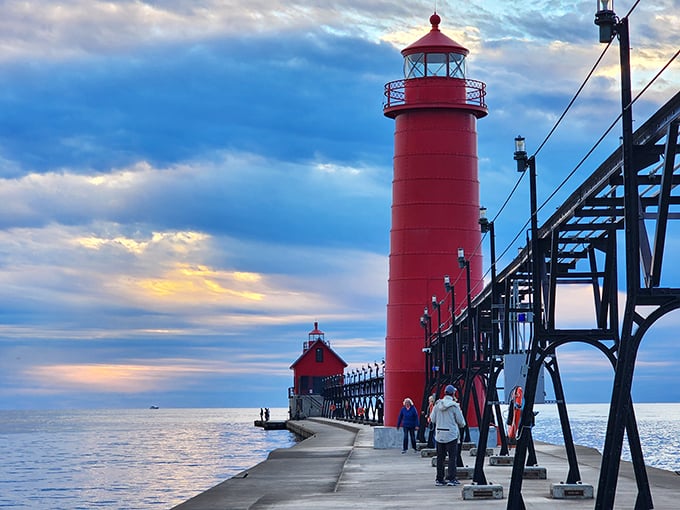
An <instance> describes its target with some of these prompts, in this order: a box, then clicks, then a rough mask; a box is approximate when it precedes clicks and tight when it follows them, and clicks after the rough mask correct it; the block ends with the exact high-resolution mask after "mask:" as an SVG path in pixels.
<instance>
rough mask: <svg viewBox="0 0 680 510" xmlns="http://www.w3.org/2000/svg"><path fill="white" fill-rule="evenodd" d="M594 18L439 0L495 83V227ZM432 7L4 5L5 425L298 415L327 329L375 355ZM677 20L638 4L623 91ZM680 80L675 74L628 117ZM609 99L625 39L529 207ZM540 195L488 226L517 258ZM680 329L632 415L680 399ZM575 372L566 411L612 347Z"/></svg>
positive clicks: (488, 141) (577, 6)
mask: <svg viewBox="0 0 680 510" xmlns="http://www.w3.org/2000/svg"><path fill="white" fill-rule="evenodd" d="M632 4H633V2H632V1H627V2H624V1H618V2H616V5H615V10H616V11H617V14H619V15H621V16H623V15H624V14H625V13H626V12H628V10H629V9H630V7H631V6H632ZM594 6H595V2H593V1H579V2H560V1H558V2H548V1H539V2H500V1H481V0H473V1H470V2H453V1H441V0H440V1H439V2H437V11H438V13H439V14H440V15H441V17H442V24H441V29H442V31H443V32H444V33H445V34H447V35H448V36H449V37H451V38H453V39H454V40H456V41H458V42H459V43H461V44H462V45H464V46H466V47H467V48H469V49H470V51H471V54H470V56H469V58H468V77H469V78H472V79H477V80H481V81H484V82H485V83H486V84H487V94H488V95H487V103H488V105H489V116H488V117H487V118H484V119H482V120H480V121H479V123H478V133H479V157H480V163H479V169H480V183H481V202H482V204H483V205H485V206H486V207H487V208H488V209H489V215H490V216H491V217H493V216H495V214H496V212H497V211H498V209H499V208H500V207H501V204H502V203H503V202H504V200H505V198H506V196H507V193H508V190H509V189H511V188H512V186H513V185H514V183H515V181H516V179H517V173H516V170H515V166H514V161H513V160H512V151H513V150H514V149H513V138H514V137H515V136H516V135H517V134H522V135H523V136H525V137H526V138H527V145H528V149H529V151H530V152H531V151H532V150H535V148H536V147H537V145H538V144H539V143H540V142H541V141H543V139H544V138H545V136H546V135H547V133H548V132H549V131H550V129H551V128H552V126H553V124H554V122H555V121H556V119H557V118H558V117H559V115H560V114H561V113H562V111H563V110H564V108H565V107H566V105H567V104H568V102H569V100H570V99H571V98H572V96H573V95H574V93H575V92H576V90H577V89H578V87H579V85H580V84H581V82H582V81H583V79H584V78H585V76H586V75H587V73H588V71H589V70H590V68H591V67H592V65H593V63H594V62H595V61H596V59H597V57H598V56H599V55H600V53H601V51H602V49H603V46H601V45H600V44H599V43H598V35H597V27H596V26H595V25H594V24H593V18H594V9H595V7H594ZM433 7H434V3H433V2H432V1H409V2H386V1H381V0H376V1H366V0H362V1H356V0H346V1H338V2H333V3H332V5H330V6H328V5H325V6H323V7H319V6H318V5H317V2H311V1H300V0H290V1H286V2H276V1H268V0H259V1H249V2H244V1H238V0H192V1H186V0H176V1H173V0H166V1H146V2H143V1H132V0H130V1H113V2H100V1H97V0H70V1H61V2H53V1H49V0H44V1H22V2H19V1H11V0H10V1H3V2H0V112H2V113H1V114H0V119H1V120H0V204H2V206H1V207H0V408H2V409H15V408H90V407H140V406H141V407H147V406H148V405H151V404H157V405H160V406H163V407H204V406H209V407H249V406H252V407H260V406H264V405H266V406H271V407H278V406H285V405H287V403H286V390H287V388H288V387H289V386H291V385H292V372H291V371H290V370H289V366H290V364H291V363H292V362H293V361H294V360H295V359H296V358H297V357H298V356H299V354H300V352H301V348H302V342H303V341H304V340H306V338H307V332H308V331H310V330H311V329H312V325H313V322H314V321H319V323H320V328H321V329H322V330H324V331H325V332H326V336H327V339H328V340H330V342H331V345H332V347H333V348H335V349H336V351H337V352H338V353H339V354H340V355H341V356H342V357H343V358H344V359H345V361H347V362H348V363H349V364H350V368H352V367H357V366H360V365H361V364H362V363H365V362H373V361H375V360H378V361H379V360H381V359H382V358H383V352H384V337H385V318H386V311H385V306H386V301H387V270H388V267H387V257H388V253H389V228H390V203H391V178H392V168H391V165H392V135H393V121H392V120H389V119H386V118H384V117H383V115H382V99H383V86H384V84H385V83H387V82H389V81H392V80H396V79H400V78H401V77H402V76H401V73H402V59H401V55H400V53H399V51H400V50H401V49H402V48H403V47H404V46H406V45H408V44H410V43H411V42H413V41H415V40H416V39H418V38H419V37H421V36H422V35H424V34H425V33H426V32H427V31H428V30H429V28H430V27H429V23H428V18H429V16H430V15H431V14H432V11H433ZM678 12H680V2H679V1H677V0H662V1H657V2H649V1H644V0H643V1H642V2H641V3H640V5H639V6H638V7H637V9H636V11H635V12H634V13H633V16H632V17H631V39H632V46H633V53H632V60H633V81H634V83H633V88H634V93H636V92H637V91H639V90H640V89H641V88H642V87H643V86H644V85H645V84H646V83H647V82H648V81H649V79H650V78H651V77H652V76H653V75H654V74H656V72H657V71H658V70H659V69H660V68H661V67H662V66H663V65H664V64H665V63H666V62H667V60H668V59H669V58H670V57H671V56H672V55H673V53H675V51H677V33H678V32H679V31H680V17H679V16H678V14H677V13H678ZM679 83H680V71H679V69H678V63H677V62H676V63H674V64H673V65H672V66H671V68H670V69H669V70H668V71H667V72H666V73H664V75H663V76H662V78H661V79H660V80H657V82H656V83H655V84H654V85H653V86H652V87H651V88H650V89H649V91H648V92H647V93H646V94H645V95H644V96H643V97H642V99H641V100H640V101H639V102H638V103H637V104H636V106H635V110H634V111H635V118H636V121H637V122H639V123H641V122H643V121H644V120H646V119H647V117H648V116H649V115H650V114H651V113H652V112H654V111H655V110H656V109H658V107H659V106H660V105H661V104H663V103H664V102H665V101H666V100H667V99H669V98H670V97H671V96H672V95H673V94H674V93H675V92H677V90H678V84H679ZM618 90H619V89H618V49H617V48H616V46H613V47H612V48H611V50H610V52H609V53H608V54H607V56H606V57H605V60H604V62H603V64H602V65H601V66H600V68H598V71H597V73H596V75H595V76H594V78H593V79H592V81H591V82H590V83H589V84H588V86H587V87H586V88H585V90H584V92H583V95H582V97H581V98H580V99H579V101H578V102H577V103H576V104H575V106H574V108H573V109H572V111H571V112H570V113H569V115H568V116H567V118H566V119H565V121H564V124H563V125H562V126H561V127H560V129H558V130H557V132H556V133H555V135H554V136H553V137H552V138H551V139H550V140H549V142H548V143H547V144H546V146H545V147H544V148H543V150H542V151H541V153H540V154H539V155H538V157H537V159H538V167H539V170H538V174H539V184H538V186H539V200H540V199H541V197H543V198H545V197H547V196H548V195H549V194H550V193H551V192H552V190H554V189H555V187H556V186H557V185H558V184H559V183H560V182H561V181H562V179H564V177H565V176H566V174H567V173H568V172H569V171H571V169H572V168H573V167H574V166H575V165H576V163H578V161H579V160H580V159H581V158H582V157H583V155H585V153H586V152H587V151H588V150H589V149H590V147H591V146H592V144H593V143H594V141H595V140H596V139H597V138H599V136H600V134H601V133H602V132H603V131H604V129H605V128H606V127H607V126H608V125H609V124H610V123H611V122H612V120H613V119H614V118H616V116H617V115H618V108H619V91H618ZM619 132H620V130H618V129H617V130H616V132H615V133H613V134H612V135H610V136H609V137H608V138H607V139H606V140H605V142H604V143H603V145H602V147H601V148H600V149H599V150H598V151H596V153H595V155H594V156H593V158H591V159H590V160H589V163H588V164H586V165H584V168H583V169H582V170H581V171H579V172H577V174H576V176H575V177H574V178H573V179H572V181H570V184H568V185H567V186H566V188H565V191H564V192H563V193H561V194H558V195H557V196H556V197H555V199H554V201H555V203H554V204H549V205H548V206H546V209H545V210H546V211H550V210H552V209H554V207H556V206H557V205H559V200H560V197H564V195H565V194H566V193H569V192H571V190H573V189H574V187H575V186H576V185H577V184H578V183H579V182H580V181H581V180H583V179H584V178H585V177H586V176H587V175H588V174H589V173H590V172H591V171H592V170H593V168H595V167H596V166H597V164H599V163H600V162H601V161H602V159H603V157H604V156H605V155H607V154H608V153H609V152H611V151H612V150H613V149H614V148H615V147H616V145H617V144H618V133H619ZM526 187H527V186H521V187H520V191H519V192H518V193H517V194H516V196H515V197H514V198H513V200H512V201H511V202H510V203H509V205H508V207H507V209H506V210H505V211H504V212H503V214H502V215H501V216H499V217H498V218H497V222H496V229H497V233H498V241H497V243H498V245H499V252H500V251H502V250H504V249H505V248H506V247H509V251H508V254H507V255H506V257H505V260H506V262H507V261H509V260H510V257H511V256H513V255H514V253H516V247H517V246H519V245H520V242H519V241H517V242H514V243H511V241H512V239H513V237H514V236H515V234H516V233H517V232H518V231H519V229H521V227H522V225H523V224H524V222H525V221H526V219H527V217H528V201H527V190H526V189H524V188H526ZM545 217H547V213H546V214H544V217H543V219H545ZM486 261H487V262H486V263H488V257H487V258H486ZM454 262H455V260H454V258H453V254H452V267H453V266H454ZM500 264H501V265H503V259H502V260H501V262H500ZM486 269H487V268H486V267H485V271H486ZM578 301H579V300H578V298H575V299H574V300H572V301H571V302H569V303H568V304H567V305H565V307H564V314H565V315H564V317H565V320H572V318H575V317H578V316H579V314H580V313H581V311H582V310H581V311H580V310H579V307H578V306H577V305H576V303H578ZM673 319H675V321H674V320H673ZM574 320H575V319H574ZM677 322H678V321H677V318H674V317H670V318H667V319H665V320H664V321H663V322H662V323H661V324H660V325H659V326H658V327H657V328H655V329H654V330H653V333H650V335H649V338H648V339H647V340H646V341H645V342H644V343H643V346H642V349H641V353H640V363H639V366H638V369H637V372H636V382H635V391H636V398H638V399H640V400H651V401H655V400H660V398H658V397H656V396H654V397H649V395H659V393H657V390H660V389H661V388H662V387H666V388H668V387H672V388H680V384H672V381H675V382H677V383H680V379H679V377H680V376H678V374H677V371H676V370H674V366H673V363H677V360H676V359H675V357H677V353H676V349H674V344H673V343H672V342H673V335H672V332H673V331H674V330H676V329H677V326H678V324H677ZM560 364H561V368H562V371H563V375H564V377H565V382H566V384H567V393H568V394H567V397H568V398H569V399H570V400H571V401H575V402H577V401H580V402H584V401H586V402H587V401H605V400H608V398H609V388H610V384H611V370H610V369H609V367H607V365H606V363H605V362H604V360H603V359H602V358H601V357H600V356H599V355H597V354H595V353H594V352H593V351H591V350H587V349H583V348H570V349H569V350H565V352H564V355H560ZM668 391H669V390H665V393H663V395H665V397H664V398H666V399H668V400H676V401H677V400H678V399H680V390H678V389H675V390H670V391H671V393H669V392H668ZM673 391H674V392H675V393H672V392H673Z"/></svg>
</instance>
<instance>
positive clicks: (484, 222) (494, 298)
mask: <svg viewBox="0 0 680 510" xmlns="http://www.w3.org/2000/svg"><path fill="white" fill-rule="evenodd" d="M479 227H480V229H481V231H482V234H486V233H488V234H489V240H490V241H489V242H490V248H489V249H490V255H491V319H492V321H493V320H495V319H496V318H497V316H496V312H497V308H496V306H497V303H498V290H497V286H496V232H495V230H494V223H493V221H489V219H488V218H487V217H486V207H480V208H479ZM491 343H492V348H491V354H492V356H493V354H494V353H495V352H497V350H498V326H497V324H492V328H491Z"/></svg>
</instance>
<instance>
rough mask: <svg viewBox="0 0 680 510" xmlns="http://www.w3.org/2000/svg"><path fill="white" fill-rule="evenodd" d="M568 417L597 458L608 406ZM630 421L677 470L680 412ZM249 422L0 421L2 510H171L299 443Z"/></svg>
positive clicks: (551, 435) (546, 436)
mask: <svg viewBox="0 0 680 510" xmlns="http://www.w3.org/2000/svg"><path fill="white" fill-rule="evenodd" d="M536 408H537V410H538V411H539V415H538V416H537V421H536V427H535V428H534V437H535V438H536V439H538V440H541V441H547V442H551V443H556V444H560V443H562V437H561V430H560V426H559V418H558V415H557V409H556V407H555V406H554V405H541V406H536ZM286 415H287V410H286V409H274V410H272V419H273V420H277V419H285V418H286ZM569 415H570V418H571V423H572V432H573V435H574V439H575V441H576V442H577V443H578V444H582V445H585V446H591V447H594V448H598V449H600V451H601V450H602V445H603V444H604V435H605V430H606V426H607V406H606V405H603V404H580V405H579V404H574V405H570V406H569ZM636 415H637V418H638V426H639V429H640V436H641V438H642V443H643V450H644V453H645V461H646V463H647V464H648V465H650V466H655V467H660V468H663V469H668V470H673V471H675V470H680V460H679V459H680V404H637V405H636ZM255 419H259V409H159V410H149V409H146V410H123V411H121V410H110V411H108V410H107V411H0V459H1V460H0V508H21V509H31V510H61V509H63V510H76V509H107V510H113V509H119V510H122V509H125V510H133V509H140V510H147V509H168V508H170V507H172V506H174V505H177V504H179V503H181V502H183V501H186V500H187V499H189V498H190V497H192V496H194V495H196V494H198V493H199V492H202V491H204V490H206V489H208V488H210V487H212V486H214V485H216V484H218V483H220V482H222V481H223V480H225V479H227V478H229V477H231V476H233V475H235V474H237V473H239V472H241V471H243V470H244V469H247V468H249V467H251V466H253V465H255V464H257V463H259V462H261V461H262V460H264V459H265V458H266V457H267V454H268V453H269V452H270V451H271V450H273V449H275V448H281V447H289V446H292V445H293V444H294V443H295V437H294V436H293V435H292V434H290V433H289V432H287V431H266V432H265V431H263V430H262V429H260V428H258V427H254V426H253V420H255ZM624 458H626V459H630V456H629V454H628V452H627V448H626V449H625V451H624Z"/></svg>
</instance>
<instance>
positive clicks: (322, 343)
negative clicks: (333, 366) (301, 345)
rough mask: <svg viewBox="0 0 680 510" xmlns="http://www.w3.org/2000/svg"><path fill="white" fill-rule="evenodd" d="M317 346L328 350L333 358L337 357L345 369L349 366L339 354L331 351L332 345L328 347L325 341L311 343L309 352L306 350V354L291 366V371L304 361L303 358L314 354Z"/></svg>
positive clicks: (308, 348)
mask: <svg viewBox="0 0 680 510" xmlns="http://www.w3.org/2000/svg"><path fill="white" fill-rule="evenodd" d="M317 344H319V345H320V346H323V347H325V348H326V350H327V351H328V352H330V353H331V354H332V355H333V356H335V357H336V358H337V359H338V361H340V363H342V366H343V367H346V366H347V363H345V360H343V359H342V358H341V357H340V356H338V354H337V353H336V352H335V351H334V350H333V349H331V347H330V345H328V344H327V343H326V342H324V341H323V340H315V341H313V342H311V343H310V344H309V346H308V347H307V350H306V351H305V352H303V353H302V354H301V355H300V356H299V357H298V359H296V360H295V361H294V362H293V364H292V365H291V366H290V369H291V370H292V369H293V368H294V367H295V365H297V364H298V363H299V362H300V361H302V359H303V358H305V356H307V355H309V354H310V353H312V352H313V351H314V349H315V348H316V346H317Z"/></svg>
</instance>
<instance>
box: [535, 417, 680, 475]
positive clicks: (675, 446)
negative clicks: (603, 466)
mask: <svg viewBox="0 0 680 510" xmlns="http://www.w3.org/2000/svg"><path fill="white" fill-rule="evenodd" d="M535 410H537V411H539V414H538V416H536V426H535V427H534V430H533V436H534V438H535V439H538V440H540V441H545V442H547V443H553V444H564V440H563V439H562V429H561V427H560V419H559V415H558V414H557V407H556V406H555V405H548V404H544V405H537V406H535ZM567 412H568V413H569V421H570V423H571V433H572V435H573V436H574V442H575V443H576V444H580V445H583V446H590V447H592V448H597V449H598V450H599V451H600V453H601V452H602V447H603V445H604V439H605V432H606V431H607V420H608V417H609V406H608V405H606V404H572V405H568V406H567ZM635 417H636V419H637V424H638V431H639V433H640V442H641V443H642V451H643V453H644V457H645V464H646V465H648V466H652V467H657V468H660V469H666V470H669V471H679V470H680V404H635ZM621 457H622V458H623V459H625V460H631V459H630V451H629V449H628V440H627V439H625V438H624V441H623V454H622V456H621Z"/></svg>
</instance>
